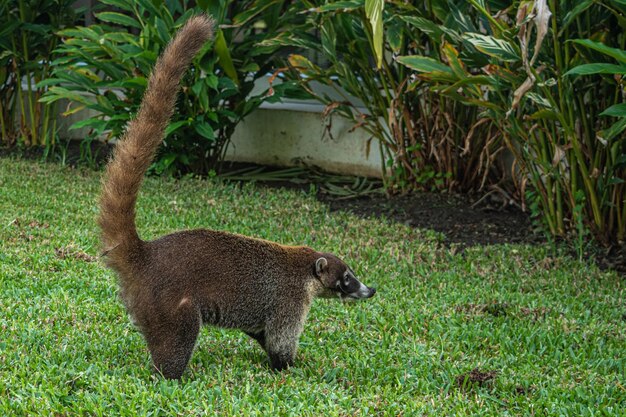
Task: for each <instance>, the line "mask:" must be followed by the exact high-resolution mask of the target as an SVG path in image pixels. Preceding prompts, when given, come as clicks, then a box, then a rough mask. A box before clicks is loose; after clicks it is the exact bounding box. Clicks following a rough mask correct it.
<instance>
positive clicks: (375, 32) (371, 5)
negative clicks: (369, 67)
mask: <svg viewBox="0 0 626 417" xmlns="http://www.w3.org/2000/svg"><path fill="white" fill-rule="evenodd" d="M384 8H385V2H384V0H365V15H366V16H367V18H368V19H369V22H370V25H371V27H372V43H373V45H372V47H373V49H374V55H375V56H376V66H377V67H378V68H380V67H381V65H382V62H383V10H384Z"/></svg>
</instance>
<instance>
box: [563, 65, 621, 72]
mask: <svg viewBox="0 0 626 417" xmlns="http://www.w3.org/2000/svg"><path fill="white" fill-rule="evenodd" d="M590 74H622V75H624V74H626V65H616V64H583V65H579V66H577V67H574V68H572V69H571V70H569V71H567V72H566V73H565V75H590Z"/></svg>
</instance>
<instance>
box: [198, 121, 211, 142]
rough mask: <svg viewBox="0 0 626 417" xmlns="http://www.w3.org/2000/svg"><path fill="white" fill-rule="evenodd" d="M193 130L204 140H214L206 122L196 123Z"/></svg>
mask: <svg viewBox="0 0 626 417" xmlns="http://www.w3.org/2000/svg"><path fill="white" fill-rule="evenodd" d="M193 128H194V129H195V130H196V132H198V134H199V135H200V136H202V137H204V138H206V139H209V140H214V139H215V132H214V131H213V128H212V127H211V125H210V124H208V123H207V122H198V123H195V124H194V125H193Z"/></svg>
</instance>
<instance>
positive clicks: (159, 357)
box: [99, 16, 373, 378]
mask: <svg viewBox="0 0 626 417" xmlns="http://www.w3.org/2000/svg"><path fill="white" fill-rule="evenodd" d="M211 33H212V21H211V19H209V18H207V17H204V16H197V17H194V18H191V19H190V20H189V21H188V22H187V24H186V25H185V26H184V27H183V28H182V29H181V30H180V31H179V33H178V34H177V35H176V37H175V38H174V39H173V40H172V42H171V43H170V44H169V45H168V47H167V48H166V50H165V52H164V53H163V55H162V56H161V58H160V59H159V60H158V61H157V64H156V66H155V68H154V71H153V73H152V75H151V77H150V80H149V83H148V89H147V91H146V93H145V96H144V98H143V102H142V104H141V107H140V110H139V113H138V114H137V118H136V119H135V120H133V121H132V122H131V123H130V124H129V126H128V130H127V132H126V134H125V135H124V137H123V138H122V139H121V140H120V141H119V143H118V144H117V146H116V149H115V152H114V154H113V159H112V160H111V162H110V163H109V165H108V167H107V170H106V175H105V180H104V184H103V190H102V198H101V214H100V219H99V224H100V227H101V228H102V242H103V246H104V250H105V254H106V255H107V264H108V265H109V266H110V267H111V268H113V269H114V270H115V271H116V272H117V273H118V275H119V277H120V288H121V290H120V294H121V297H122V300H123V301H124V303H125V305H126V308H127V310H128V312H129V314H130V315H131V317H132V318H133V320H134V322H135V324H136V325H137V326H138V328H139V329H140V331H141V332H142V334H143V335H144V337H145V339H146V341H147V344H148V348H149V350H150V353H151V355H152V359H153V362H154V365H155V367H156V369H157V370H158V371H159V372H161V373H162V374H163V375H164V376H165V377H167V378H180V376H181V375H182V373H183V371H184V369H185V367H186V365H187V362H188V361H189V358H190V357H191V353H192V351H193V348H194V344H195V341H196V338H197V336H198V332H199V330H200V326H201V325H202V324H211V325H216V326H221V327H227V328H237V329H241V330H243V331H244V332H246V333H247V334H248V335H250V336H251V337H253V338H254V339H256V340H257V341H258V342H259V343H260V344H261V346H262V347H263V348H264V349H265V350H266V351H267V353H268V355H269V358H270V363H271V366H272V367H273V368H274V369H282V368H284V367H286V366H289V365H291V364H292V363H293V360H294V357H295V354H296V349H297V343H298V337H299V335H300V333H301V332H302V329H303V326H304V321H305V318H306V315H307V313H308V311H309V307H310V305H311V302H312V300H313V298H314V297H315V296H333V295H336V294H338V292H339V291H340V290H339V288H338V286H337V283H338V282H339V281H338V279H339V277H341V276H342V274H344V275H345V274H346V271H348V267H347V266H346V265H345V264H344V263H343V262H342V261H340V260H339V259H338V258H336V257H335V256H333V255H330V254H321V253H319V252H316V251H314V250H313V249H310V248H307V247H302V246H284V245H280V244H277V243H272V242H269V241H265V240H260V239H253V238H248V237H245V236H240V235H236V234H230V233H225V232H220V231H213V230H202V229H201V230H192V231H182V232H177V233H173V234H170V235H167V236H164V237H162V238H160V239H157V240H155V241H151V242H145V241H142V240H141V239H140V238H139V236H138V234H137V230H136V226H135V202H136V200H137V193H138V191H139V187H140V185H141V182H142V178H143V175H144V173H145V171H146V169H147V168H148V166H149V164H150V163H151V161H152V158H153V156H154V153H155V151H156V148H157V147H158V145H159V144H160V143H161V141H162V139H163V132H164V129H165V127H166V125H167V123H168V121H169V118H170V116H171V114H172V113H173V109H174V105H175V101H176V94H177V91H178V84H179V82H180V79H181V77H182V75H183V73H184V71H185V69H186V67H187V66H188V65H189V63H190V62H191V60H192V58H193V56H194V55H195V54H196V53H197V51H198V50H199V49H200V48H201V46H202V45H203V44H204V42H205V41H206V40H207V39H208V38H209V37H210V35H211ZM322 257H323V258H324V259H325V260H324V262H323V263H319V262H316V261H318V260H319V259H321V258H322ZM357 282H358V281H357ZM359 284H360V283H359ZM366 288H367V287H366ZM370 290H371V289H370ZM372 291H373V290H372ZM372 295H373V292H372ZM369 296H371V295H369Z"/></svg>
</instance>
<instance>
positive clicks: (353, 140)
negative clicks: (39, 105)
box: [57, 102, 382, 177]
mask: <svg viewBox="0 0 626 417" xmlns="http://www.w3.org/2000/svg"><path fill="white" fill-rule="evenodd" d="M66 108H67V102H59V103H58V107H57V109H59V110H61V111H63V110H65V109H66ZM322 109H323V108H322V106H320V105H311V104H310V103H305V102H288V103H285V104H282V103H281V104H273V105H264V106H263V107H262V108H259V109H257V110H255V111H254V112H253V113H251V114H250V115H249V116H248V117H247V118H246V119H245V120H244V121H243V122H242V123H240V124H239V125H238V126H237V128H236V129H235V133H234V135H233V137H232V142H231V144H230V146H229V148H228V152H227V154H226V158H227V160H232V161H237V162H251V163H257V164H263V165H273V166H279V167H290V166H298V165H307V166H316V167H319V168H322V169H323V170H325V171H328V172H332V173H338V174H348V175H358V176H367V177H380V176H381V166H382V157H381V154H380V148H379V145H378V142H377V141H376V139H372V140H371V141H370V135H369V134H368V133H367V132H366V131H364V130H363V129H356V130H355V131H353V132H349V130H350V129H351V128H352V123H350V122H349V121H347V120H345V119H343V118H341V117H339V116H333V118H332V128H331V133H332V137H331V135H329V134H328V133H327V132H325V129H326V128H325V122H324V120H323V118H322V114H321V110H322ZM88 114H94V113H92V112H91V111H88V110H83V111H80V112H78V113H75V114H72V115H71V116H69V117H63V116H59V121H58V123H59V127H60V131H59V134H60V135H61V137H67V138H72V139H82V138H83V137H84V136H85V135H86V134H87V129H78V130H68V129H67V127H68V126H69V125H71V124H72V123H74V122H77V121H79V120H82V119H83V118H85V117H86V116H87V115H88ZM368 141H370V142H371V143H370V144H369V146H368Z"/></svg>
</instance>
